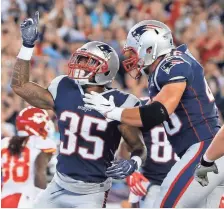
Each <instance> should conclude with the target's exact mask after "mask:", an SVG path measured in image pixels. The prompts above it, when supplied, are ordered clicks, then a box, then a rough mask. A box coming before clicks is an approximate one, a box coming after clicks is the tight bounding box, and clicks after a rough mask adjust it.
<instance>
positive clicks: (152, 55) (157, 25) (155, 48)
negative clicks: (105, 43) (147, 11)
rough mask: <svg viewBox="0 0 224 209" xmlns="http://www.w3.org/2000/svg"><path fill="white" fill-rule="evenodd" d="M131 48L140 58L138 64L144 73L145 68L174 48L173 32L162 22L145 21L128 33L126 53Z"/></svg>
mask: <svg viewBox="0 0 224 209" xmlns="http://www.w3.org/2000/svg"><path fill="white" fill-rule="evenodd" d="M130 48H132V49H133V50H134V51H135V53H136V55H137V56H138V60H137V62H138V63H137V64H138V66H141V67H142V68H141V72H142V73H143V71H142V70H143V69H144V68H145V67H147V66H149V65H151V64H152V63H153V62H154V61H155V60H156V59H157V58H158V57H159V56H161V55H165V54H167V53H169V52H171V50H172V49H173V48H174V44H173V37H172V34H171V30H170V29H169V27H168V26H167V25H165V24H164V23H162V22H159V21H156V20H143V21H141V22H139V23H137V24H136V25H134V26H133V27H132V28H131V30H130V31H129V33H128V36H127V41H126V44H125V47H124V51H125V50H126V49H130ZM124 67H125V66H124Z"/></svg>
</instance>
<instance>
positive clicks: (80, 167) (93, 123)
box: [48, 76, 139, 182]
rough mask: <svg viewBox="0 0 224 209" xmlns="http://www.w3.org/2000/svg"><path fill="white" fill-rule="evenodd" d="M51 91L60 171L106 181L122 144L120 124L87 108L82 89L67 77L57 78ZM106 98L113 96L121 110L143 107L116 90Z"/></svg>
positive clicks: (110, 91)
mask: <svg viewBox="0 0 224 209" xmlns="http://www.w3.org/2000/svg"><path fill="white" fill-rule="evenodd" d="M48 90H49V91H50V92H51V94H52V97H53V99H54V104H55V113H56V115H57V118H58V128H59V132H60V153H59V155H58V163H57V166H56V168H57V171H58V172H60V173H62V174H66V175H67V176H69V177H71V178H74V179H76V180H81V181H84V182H102V181H104V180H105V179H106V178H107V177H106V176H105V171H106V168H107V167H108V166H109V165H110V162H111V161H112V160H113V159H114V153H115V151H116V150H117V148H118V145H119V143H120V139H121V134H120V132H119V130H118V125H119V124H120V123H119V122H116V121H113V122H107V121H106V120H105V117H104V116H103V115H101V114H100V113H99V112H97V111H95V110H92V109H89V108H86V107H84V102H83V97H84V90H83V88H82V86H80V85H79V84H78V83H77V82H76V81H75V80H73V79H70V78H68V77H67V76H59V77H57V78H55V79H54V80H53V81H52V82H51V84H50V86H49V87H48ZM102 95H103V96H104V97H105V98H107V99H109V96H110V95H113V96H114V101H115V104H116V106H120V107H133V106H135V105H138V104H139V100H138V99H137V98H136V97H135V96H133V95H131V94H127V93H123V92H121V91H118V90H115V89H110V90H106V91H104V92H103V93H102Z"/></svg>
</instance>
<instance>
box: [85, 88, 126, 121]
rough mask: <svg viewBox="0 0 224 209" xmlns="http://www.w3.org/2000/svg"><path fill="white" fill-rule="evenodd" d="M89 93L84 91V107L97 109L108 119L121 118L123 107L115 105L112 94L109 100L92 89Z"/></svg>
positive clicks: (118, 119)
mask: <svg viewBox="0 0 224 209" xmlns="http://www.w3.org/2000/svg"><path fill="white" fill-rule="evenodd" d="M90 93H91V94H88V93H86V94H85V98H83V101H84V102H85V103H86V104H85V107H87V108H90V109H94V110H96V111H98V112H99V113H101V114H102V115H103V116H104V117H106V118H108V119H110V120H117V121H120V120H121V113H122V111H123V108H118V107H116V106H115V103H114V97H113V96H110V97H109V100H107V99H106V98H105V97H104V96H103V95H102V94H99V93H97V92H94V91H91V92H90ZM110 120H109V121H110Z"/></svg>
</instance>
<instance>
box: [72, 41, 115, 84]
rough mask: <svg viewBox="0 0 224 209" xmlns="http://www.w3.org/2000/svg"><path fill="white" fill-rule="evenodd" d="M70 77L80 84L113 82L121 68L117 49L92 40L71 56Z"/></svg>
mask: <svg viewBox="0 0 224 209" xmlns="http://www.w3.org/2000/svg"><path fill="white" fill-rule="evenodd" d="M68 66H69V72H68V75H69V77H71V78H73V79H75V80H77V81H78V82H79V84H80V85H86V84H89V85H105V84H107V83H110V82H112V80H113V79H114V78H115V76H116V74H117V71H118V70H119V58H118V55H117V53H116V51H115V50H114V49H113V48H112V47H111V46H109V45H108V44H106V43H103V42H100V41H91V42H89V43H86V44H84V45H83V46H82V47H81V48H79V49H77V50H76V52H75V53H74V54H73V55H72V56H71V58H70V61H69V63H68Z"/></svg>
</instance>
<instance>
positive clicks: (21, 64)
mask: <svg viewBox="0 0 224 209" xmlns="http://www.w3.org/2000/svg"><path fill="white" fill-rule="evenodd" d="M38 20H39V13H38V12H36V13H35V17H34V18H33V19H31V18H29V19H26V20H25V21H24V22H23V23H22V24H21V34H22V39H23V46H22V48H21V49H20V52H19V54H18V56H17V59H16V63H15V66H14V69H13V73H12V80H11V87H12V89H13V91H14V92H15V93H16V94H18V95H19V96H20V97H22V98H23V99H24V100H25V101H26V102H28V103H29V104H31V105H33V106H35V107H38V108H42V109H53V107H54V100H53V98H52V96H51V94H50V92H49V91H48V90H47V89H45V88H43V87H41V86H39V85H38V84H36V83H33V82H30V80H29V77H30V76H29V75H30V59H31V56H32V53H33V49H34V43H35V41H36V40H37V38H38V31H37V26H38Z"/></svg>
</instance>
